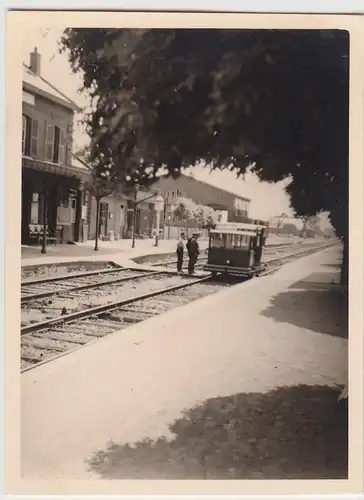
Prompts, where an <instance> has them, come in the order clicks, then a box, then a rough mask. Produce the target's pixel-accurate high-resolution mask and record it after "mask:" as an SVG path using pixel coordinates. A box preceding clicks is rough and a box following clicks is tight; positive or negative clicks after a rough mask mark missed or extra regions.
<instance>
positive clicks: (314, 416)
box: [88, 385, 348, 479]
mask: <svg viewBox="0 0 364 500" xmlns="http://www.w3.org/2000/svg"><path fill="white" fill-rule="evenodd" d="M337 396H338V390H337V389H333V388H330V387H327V386H307V385H299V386H293V387H282V388H278V389H275V390H272V391H270V392H268V393H265V394H262V393H246V394H235V395H232V396H226V397H218V398H212V399H208V400H206V401H205V402H204V403H203V404H201V405H200V406H196V407H195V408H192V409H190V410H188V411H186V412H184V416H183V417H182V418H180V419H178V420H176V421H175V422H174V423H172V425H171V426H170V430H171V431H172V432H173V433H174V436H173V438H172V440H167V439H166V438H164V437H162V438H159V439H157V440H155V441H152V440H149V439H145V440H144V441H142V442H138V443H135V444H112V445H111V446H110V447H109V448H108V449H106V450H105V451H101V452H100V451H99V452H97V453H95V455H94V456H93V457H92V459H91V460H90V461H89V462H88V465H89V467H90V470H92V471H93V472H94V473H96V474H97V475H98V476H99V477H100V478H101V479H346V478H347V476H348V472H347V471H348V459H347V406H346V404H345V403H342V402H340V403H337Z"/></svg>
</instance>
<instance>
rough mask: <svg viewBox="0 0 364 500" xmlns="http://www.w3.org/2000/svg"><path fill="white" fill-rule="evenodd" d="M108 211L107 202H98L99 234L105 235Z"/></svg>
mask: <svg viewBox="0 0 364 500" xmlns="http://www.w3.org/2000/svg"><path fill="white" fill-rule="evenodd" d="M108 212H109V206H108V204H107V203H100V223H99V236H107V220H108Z"/></svg>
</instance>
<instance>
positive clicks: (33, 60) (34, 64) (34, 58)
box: [30, 47, 40, 76]
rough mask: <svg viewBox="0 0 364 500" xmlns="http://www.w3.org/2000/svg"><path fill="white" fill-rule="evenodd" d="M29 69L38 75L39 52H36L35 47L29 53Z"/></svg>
mask: <svg viewBox="0 0 364 500" xmlns="http://www.w3.org/2000/svg"><path fill="white" fill-rule="evenodd" d="M30 69H31V70H32V71H33V73H34V74H35V75H37V76H40V54H38V51H37V47H34V51H33V52H31V53H30Z"/></svg>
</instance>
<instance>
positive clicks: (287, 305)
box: [262, 273, 348, 339]
mask: <svg viewBox="0 0 364 500" xmlns="http://www.w3.org/2000/svg"><path fill="white" fill-rule="evenodd" d="M325 274H326V273H315V275H312V276H311V277H309V279H307V280H302V281H298V282H296V283H294V284H293V285H291V286H290V289H289V291H287V292H282V293H278V294H277V295H275V296H274V297H272V298H271V301H270V304H269V306H268V307H267V308H266V309H265V310H264V311H263V312H262V315H263V316H265V317H267V318H272V319H273V320H274V321H278V322H282V323H290V324H291V325H294V326H297V327H299V328H305V329H308V330H312V331H314V332H318V333H324V334H327V335H332V336H334V337H341V338H345V339H347V338H348V296H347V292H345V291H343V288H342V287H341V286H340V285H337V284H334V283H331V282H330V281H328V280H326V281H325V280H324V279H323V276H322V275H325Z"/></svg>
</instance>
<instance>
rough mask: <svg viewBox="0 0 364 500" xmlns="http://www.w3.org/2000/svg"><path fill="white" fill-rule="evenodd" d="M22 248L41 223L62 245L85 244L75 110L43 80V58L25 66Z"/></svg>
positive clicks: (84, 173)
mask: <svg viewBox="0 0 364 500" xmlns="http://www.w3.org/2000/svg"><path fill="white" fill-rule="evenodd" d="M22 104H23V107H22V108H23V109H22V113H23V117H22V118H23V120H22V122H23V123H22V229H21V236H22V243H23V244H27V243H30V242H31V241H32V240H31V238H30V236H31V232H32V230H33V228H34V227H37V225H42V224H43V222H44V219H46V224H47V226H48V229H49V231H50V232H51V233H52V234H53V235H54V236H57V239H58V241H59V242H61V243H67V242H70V241H71V242H73V241H83V239H84V220H85V219H86V217H87V214H86V213H87V210H86V203H87V200H85V193H84V183H85V182H87V180H88V178H89V172H88V171H87V169H82V168H79V167H77V166H74V165H72V146H73V119H74V113H75V112H76V111H80V110H79V108H78V107H77V105H76V104H75V103H74V102H72V101H71V100H70V99H68V98H67V97H66V96H65V95H64V94H62V93H61V92H60V91H59V90H58V89H57V88H56V87H54V86H53V85H52V84H51V83H49V82H48V81H47V80H45V79H44V78H43V77H42V76H41V56H40V54H39V53H38V52H37V49H34V51H33V52H32V53H31V54H30V65H29V66H27V65H25V64H23V96H22Z"/></svg>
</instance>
